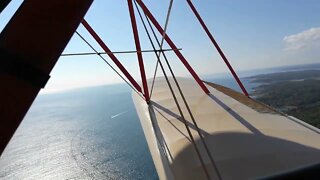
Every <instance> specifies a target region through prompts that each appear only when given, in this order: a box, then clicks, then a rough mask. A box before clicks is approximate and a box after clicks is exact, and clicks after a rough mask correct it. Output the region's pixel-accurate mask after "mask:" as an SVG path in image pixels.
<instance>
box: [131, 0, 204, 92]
mask: <svg viewBox="0 0 320 180" xmlns="http://www.w3.org/2000/svg"><path fill="white" fill-rule="evenodd" d="M136 1H137V3H138V4H139V6H140V7H141V8H142V10H143V11H144V13H145V14H146V15H147V16H148V18H149V19H150V20H151V22H152V23H153V25H154V26H155V27H156V28H157V30H158V31H159V32H160V34H163V33H164V30H163V29H162V27H161V26H160V24H159V23H158V21H157V20H156V19H155V18H154V17H153V15H152V14H151V12H150V11H149V10H148V8H147V7H146V6H145V4H144V3H143V2H142V1H141V0H136ZM164 39H165V40H166V41H167V43H168V44H169V46H170V47H171V48H172V49H174V50H173V51H174V52H175V54H176V55H177V56H178V58H179V59H180V61H181V62H182V63H183V64H184V66H185V67H186V68H187V69H188V71H189V72H190V74H191V75H192V76H193V78H194V79H195V80H196V81H197V83H198V84H199V86H200V87H201V88H202V90H203V91H204V92H205V93H206V94H209V93H210V92H209V90H208V88H207V87H206V86H205V85H204V84H203V82H202V81H201V79H200V78H199V76H198V75H197V73H196V72H195V71H194V70H193V69H192V67H191V66H190V64H189V63H188V61H187V60H186V59H185V57H184V56H183V55H182V54H181V53H180V51H178V50H176V49H177V47H176V45H175V44H174V43H173V42H172V40H171V39H170V37H169V36H168V35H167V34H166V35H165V36H164Z"/></svg>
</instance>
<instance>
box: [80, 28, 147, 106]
mask: <svg viewBox="0 0 320 180" xmlns="http://www.w3.org/2000/svg"><path fill="white" fill-rule="evenodd" d="M76 34H77V35H78V36H79V37H80V38H81V39H82V40H83V41H84V42H85V43H86V44H87V45H88V46H89V47H90V48H91V49H92V50H93V51H94V52H95V53H96V54H97V55H98V56H99V57H100V58H101V59H102V60H103V61H104V62H105V63H106V64H107V65H108V66H109V67H110V68H111V69H112V70H113V71H114V72H115V73H116V74H117V75H118V76H119V77H120V78H121V79H122V80H123V81H124V82H125V83H127V85H129V86H130V87H131V89H133V90H134V91H135V92H136V93H137V94H138V95H139V96H140V97H141V98H142V99H143V100H144V97H143V96H142V95H141V94H140V93H139V92H138V91H137V90H136V89H135V88H134V87H133V86H132V85H131V84H130V83H129V82H128V81H127V80H126V79H125V78H124V77H123V76H122V75H121V74H120V73H119V72H118V71H117V70H116V69H115V68H114V67H113V66H112V65H111V64H110V63H109V62H108V61H107V60H106V59H105V58H104V57H103V56H102V55H101V54H100V53H99V52H98V51H97V50H96V49H95V48H94V47H93V46H92V45H91V44H90V43H89V42H88V41H87V40H86V39H85V38H84V37H83V36H82V35H81V34H80V33H79V32H78V31H76Z"/></svg>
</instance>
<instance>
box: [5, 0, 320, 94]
mask: <svg viewBox="0 0 320 180" xmlns="http://www.w3.org/2000/svg"><path fill="white" fill-rule="evenodd" d="M21 2H22V1H21V0H12V2H11V4H9V6H8V7H7V9H5V11H4V12H3V13H2V14H0V29H3V27H4V26H5V24H6V23H7V21H8V20H9V19H10V17H11V16H12V14H13V13H14V12H15V10H16V9H17V7H18V6H19V5H20V4H21ZM144 2H145V4H146V5H147V6H148V7H149V9H150V10H151V11H152V12H153V13H154V15H155V17H156V18H157V19H158V20H159V22H160V23H161V24H162V25H163V24H164V21H165V16H166V12H167V7H168V5H169V0H162V1H161V2H160V1H144ZM193 2H194V5H195V6H196V8H197V9H198V10H199V13H200V14H201V16H202V17H203V19H204V21H205V22H206V23H207V25H208V27H209V29H210V30H211V32H212V34H213V35H214V37H215V38H216V40H217V41H218V43H219V44H220V46H221V48H222V49H223V50H224V52H225V54H226V55H227V57H228V58H229V61H230V62H231V64H232V65H233V66H234V68H235V69H236V70H237V71H243V70H248V69H257V68H268V67H276V66H284V65H294V64H307V63H317V62H320V53H319V51H318V49H319V48H320V19H319V17H320V11H319V9H320V1H318V0H273V1H271V0H258V1H252V0H232V1H231V0H227V1H216V0H211V1H196V0H194V1H193ZM136 15H137V14H136ZM85 18H86V19H87V21H88V22H89V23H90V24H91V25H92V26H93V27H94V29H95V30H96V31H97V33H98V34H99V35H100V36H101V37H102V39H103V40H104V41H105V43H106V44H107V45H108V46H109V48H110V49H111V50H113V51H121V50H134V49H135V46H134V41H133V35H132V31H131V24H130V18H129V13H128V7H127V1H125V0H118V1H115V0H95V1H94V3H93V5H92V6H91V8H90V10H89V11H88V13H87V15H86V17H85ZM137 18H138V17H137ZM138 26H139V34H140V38H141V45H142V48H143V49H151V46H150V43H149V41H148V39H147V37H146V35H145V32H144V29H143V28H142V26H141V23H140V21H139V20H138ZM78 31H79V32H80V33H81V34H83V35H84V36H85V37H86V38H87V39H88V40H89V41H90V42H91V43H92V44H93V45H94V46H95V47H96V48H97V49H99V50H101V49H100V48H99V46H98V45H97V44H96V43H95V42H94V40H92V38H91V36H90V35H89V34H88V33H87V32H86V31H85V30H84V28H83V27H82V26H80V27H79V29H78ZM168 34H169V36H171V39H172V40H173V41H174V42H175V43H176V45H177V46H178V47H180V48H182V49H183V50H182V53H183V54H184V55H185V57H186V58H187V60H188V61H189V63H190V64H191V65H192V66H193V67H194V69H195V71H196V72H198V74H199V75H200V76H204V75H207V74H215V73H222V72H227V71H228V69H227V68H226V66H225V65H224V63H223V62H222V60H221V58H220V57H219V56H218V54H217V52H216V50H215V49H214V47H213V46H212V44H211V42H210V41H209V39H208V38H207V36H206V34H205V33H204V31H203V29H201V26H200V25H199V23H198V21H197V20H196V18H195V17H194V16H193V14H192V12H191V10H190V8H189V7H188V6H187V3H186V2H185V1H184V0H175V1H174V4H173V9H172V15H171V17H170V21H169V26H168ZM159 37H160V35H159ZM165 47H168V46H167V45H166V44H165ZM65 52H68V53H69V52H70V53H74V52H91V50H90V49H89V48H88V47H87V46H86V44H84V43H83V42H82V41H81V40H80V39H79V38H78V37H77V36H76V35H75V36H74V37H73V38H72V39H71V41H70V42H69V44H68V46H67V48H66V49H65ZM116 56H117V57H118V58H119V59H120V61H121V62H122V63H123V64H124V66H125V67H127V69H128V71H129V72H131V73H132V74H133V76H134V77H135V78H136V79H138V80H139V81H140V75H139V67H138V63H137V58H136V56H135V55H116ZM168 57H169V60H170V62H171V64H172V65H173V68H174V70H175V72H176V73H177V75H179V76H189V74H188V72H187V71H186V70H185V68H184V67H183V65H182V64H181V62H180V61H179V60H178V59H177V58H176V56H175V55H174V54H173V53H168ZM107 59H108V58H107ZM108 60H110V59H108ZM110 62H111V60H110ZM144 62H145V65H146V73H147V76H148V77H152V73H153V71H154V66H155V62H156V58H155V56H154V54H152V53H149V54H144ZM159 75H161V73H159ZM51 76H52V77H51V79H50V81H49V83H48V84H47V86H46V88H45V89H44V90H43V92H55V91H60V90H66V89H72V88H77V87H86V86H95V85H101V84H110V83H118V82H121V79H120V78H118V77H117V75H116V74H115V73H114V72H113V71H112V70H111V69H110V68H109V67H107V66H106V65H105V64H104V63H103V62H102V61H101V60H100V59H99V58H98V57H96V56H83V57H68V58H67V57H61V58H60V60H59V62H58V63H57V65H56V67H55V68H54V70H53V71H52V73H51Z"/></svg>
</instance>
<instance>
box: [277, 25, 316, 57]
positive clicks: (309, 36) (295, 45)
mask: <svg viewBox="0 0 320 180" xmlns="http://www.w3.org/2000/svg"><path fill="white" fill-rule="evenodd" d="M283 41H284V43H285V50H287V51H296V50H302V49H310V48H311V49H313V48H316V47H320V27H318V28H311V29H308V30H305V31H302V32H300V33H297V34H292V35H289V36H285V37H284V38H283Z"/></svg>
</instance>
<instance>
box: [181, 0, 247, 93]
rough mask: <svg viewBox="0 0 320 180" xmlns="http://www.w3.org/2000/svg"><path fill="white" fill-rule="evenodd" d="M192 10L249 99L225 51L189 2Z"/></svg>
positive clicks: (189, 1) (189, 2)
mask: <svg viewBox="0 0 320 180" xmlns="http://www.w3.org/2000/svg"><path fill="white" fill-rule="evenodd" d="M187 2H188V4H189V6H190V8H191V9H192V12H193V13H194V14H195V16H196V17H197V19H198V21H199V22H200V24H201V26H202V27H203V29H204V30H205V31H206V33H207V35H208V36H209V38H210V40H211V42H212V43H213V45H214V46H215V48H216V49H217V51H218V52H219V54H220V56H221V58H222V59H223V61H224V62H225V63H226V65H227V66H228V68H229V70H230V71H231V74H232V75H233V77H234V78H235V79H236V81H237V83H238V85H239V86H240V88H241V90H242V92H243V93H244V94H245V95H246V96H247V97H249V94H248V92H247V90H246V88H245V87H244V86H243V84H242V82H241V81H240V79H239V77H238V75H237V73H236V72H235V71H234V70H233V68H232V66H231V64H230V63H229V61H228V59H227V57H226V56H225V55H224V53H223V51H222V50H221V48H220V46H219V45H218V43H217V42H216V40H215V39H214V38H213V36H212V34H211V33H210V31H209V29H208V28H207V26H206V24H205V23H204V21H203V20H202V18H201V16H200V14H199V13H198V11H197V9H196V8H195V7H194V5H193V4H192V2H191V0H187Z"/></svg>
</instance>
